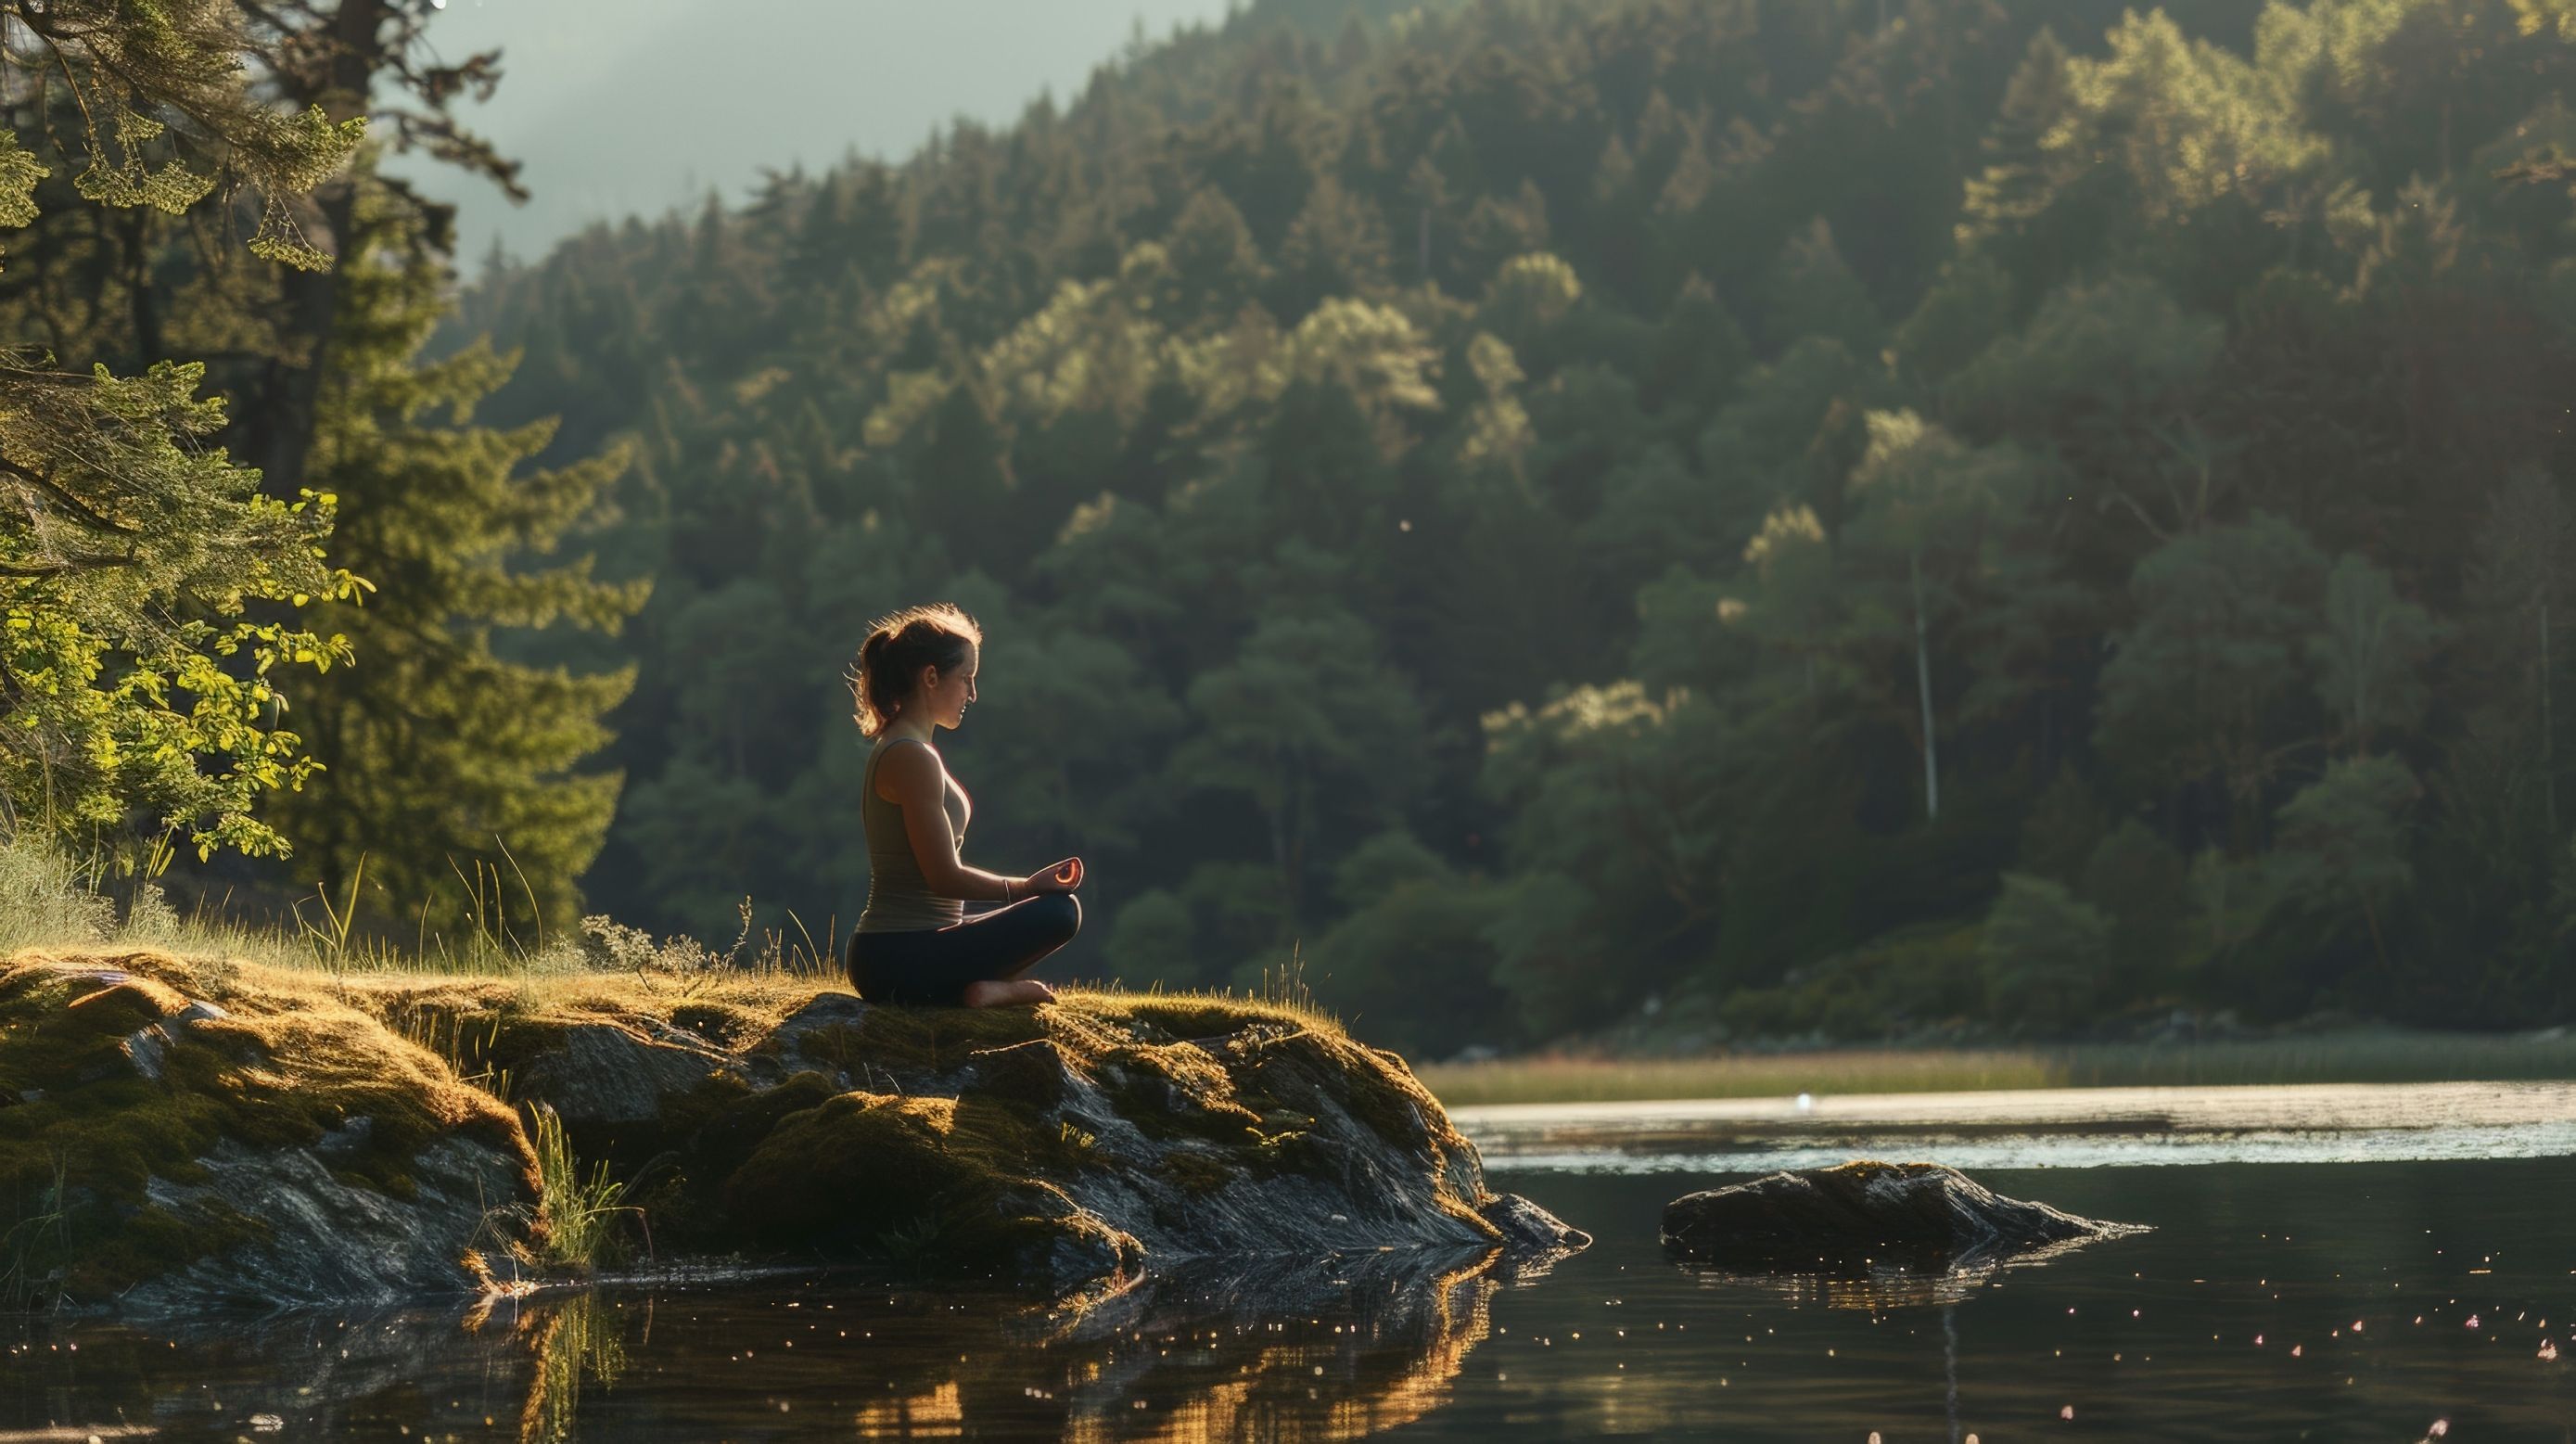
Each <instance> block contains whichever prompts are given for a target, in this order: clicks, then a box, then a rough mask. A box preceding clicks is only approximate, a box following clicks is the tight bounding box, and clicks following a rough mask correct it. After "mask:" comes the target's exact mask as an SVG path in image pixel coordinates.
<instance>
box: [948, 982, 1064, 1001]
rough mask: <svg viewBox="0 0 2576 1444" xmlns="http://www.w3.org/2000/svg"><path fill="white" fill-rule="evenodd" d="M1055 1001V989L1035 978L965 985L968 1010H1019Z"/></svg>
mask: <svg viewBox="0 0 2576 1444" xmlns="http://www.w3.org/2000/svg"><path fill="white" fill-rule="evenodd" d="M1054 1001H1055V989H1053V988H1050V987H1048V986H1047V985H1046V984H1044V983H1041V982H1039V981H1038V980H1037V979H1035V978H1014V979H1012V980H1010V981H1009V982H999V981H996V980H994V979H990V978H987V979H985V980H984V981H982V982H976V983H968V984H967V985H966V1006H967V1007H970V1008H1020V1007H1028V1006H1031V1005H1033V1004H1037V1003H1052V1002H1054Z"/></svg>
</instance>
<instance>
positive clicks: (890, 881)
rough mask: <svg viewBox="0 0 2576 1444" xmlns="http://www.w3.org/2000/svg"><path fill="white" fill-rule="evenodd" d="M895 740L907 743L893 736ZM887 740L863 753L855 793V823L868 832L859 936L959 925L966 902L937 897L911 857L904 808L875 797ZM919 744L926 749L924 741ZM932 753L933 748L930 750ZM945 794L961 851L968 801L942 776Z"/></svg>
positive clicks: (953, 781)
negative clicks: (862, 773)
mask: <svg viewBox="0 0 2576 1444" xmlns="http://www.w3.org/2000/svg"><path fill="white" fill-rule="evenodd" d="M895 740H896V741H912V740H915V739H912V738H898V739H895ZM891 745H893V744H892V743H891V742H888V741H884V740H880V741H879V742H878V743H877V744H876V749H875V750H874V751H872V752H870V753H869V754H868V768H867V776H866V782H865V784H864V786H863V787H862V789H861V792H860V794H859V819H860V821H861V823H862V824H863V825H864V826H865V827H866V828H867V833H868V905H867V906H866V907H865V908H864V909H862V910H861V911H860V913H859V923H858V931H860V932H863V933H905V932H920V931H923V930H926V929H930V928H944V927H949V926H952V925H954V924H956V923H959V922H963V921H964V920H965V917H966V904H965V902H964V901H963V900H962V899H958V898H953V897H941V896H939V895H938V894H937V893H934V892H932V891H931V890H930V883H929V880H928V879H926V878H924V877H923V876H922V874H921V859H919V858H917V857H915V856H913V853H912V839H911V838H910V837H909V836H907V835H906V834H905V832H904V830H903V805H902V804H901V803H896V802H888V801H886V800H885V799H884V798H882V797H879V796H878V795H877V762H878V760H879V759H881V758H883V757H884V756H885V754H886V749H887V748H888V747H889V746H891ZM921 745H923V746H925V747H928V746H929V745H930V744H929V743H927V742H924V743H922V744H921ZM933 751H934V753H935V752H936V749H933ZM941 775H942V776H943V777H945V778H946V782H947V786H948V792H947V795H946V796H945V797H944V798H942V799H941V801H942V803H943V805H944V806H945V807H946V808H947V811H948V827H949V830H950V831H952V832H954V833H955V834H956V835H957V844H958V846H960V847H963V846H965V844H966V819H967V818H968V817H969V816H971V815H973V812H974V808H973V806H972V805H971V804H970V803H969V802H968V801H967V798H966V789H964V788H962V787H960V786H958V785H957V779H956V778H953V777H946V769H945V768H943V769H941Z"/></svg>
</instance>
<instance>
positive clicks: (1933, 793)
mask: <svg viewBox="0 0 2576 1444" xmlns="http://www.w3.org/2000/svg"><path fill="white" fill-rule="evenodd" d="M1905 565H1906V570H1907V572H1909V573H1910V574H1911V575H1912V577H1913V579H1914V689H1915V691H1916V692H1917V693H1918V694H1919V695H1920V696H1921V697H1922V700H1923V815H1924V816H1926V817H1929V818H1934V819H1937V818H1939V817H1940V816H1941V768H1940V759H1939V756H1938V754H1937V753H1936V752H1935V750H1934V747H1933V743H1932V650H1931V643H1930V641H1929V640H1928V639H1927V638H1926V636H1925V632H1926V626H1927V624H1926V623H1925V621H1924V618H1923V554H1922V553H1921V552H1919V551H1918V552H1913V553H1909V554H1908V555H1907V556H1906V559H1905Z"/></svg>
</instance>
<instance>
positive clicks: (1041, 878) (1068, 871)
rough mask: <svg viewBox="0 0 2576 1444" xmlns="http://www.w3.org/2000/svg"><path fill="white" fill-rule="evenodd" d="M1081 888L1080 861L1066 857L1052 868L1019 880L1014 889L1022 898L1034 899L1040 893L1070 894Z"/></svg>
mask: <svg viewBox="0 0 2576 1444" xmlns="http://www.w3.org/2000/svg"><path fill="white" fill-rule="evenodd" d="M1080 886H1082V859H1081V858H1078V857H1068V858H1066V859H1065V860H1064V861H1062V862H1060V863H1057V864H1056V865H1055V866H1053V867H1043V868H1040V869H1038V870H1037V871H1036V872H1033V873H1030V874H1029V875H1028V876H1027V877H1024V878H1022V879H1020V885H1019V886H1018V887H1017V888H1016V889H1014V891H1016V892H1017V893H1018V894H1019V895H1020V896H1022V897H1035V896H1037V895H1038V894H1039V893H1042V892H1071V891H1073V890H1074V889H1075V888H1078V887H1080Z"/></svg>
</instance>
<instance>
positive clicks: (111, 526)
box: [0, 457, 143, 537]
mask: <svg viewBox="0 0 2576 1444" xmlns="http://www.w3.org/2000/svg"><path fill="white" fill-rule="evenodd" d="M0 472H5V473H7V474H8V475H10V476H14V477H16V478H18V479H19V480H20V481H23V482H25V483H26V484H27V485H29V486H32V487H34V488H36V489H37V490H38V491H41V492H43V493H44V494H45V495H46V496H48V497H51V498H52V499H53V500H54V501H56V502H58V503H60V504H61V505H62V506H63V507H64V508H65V509H67V510H68V511H70V512H71V514H72V517H73V519H74V520H76V521H78V522H80V523H81V524H82V525H84V526H86V527H88V528H89V529H90V530H92V531H99V532H105V533H107V534H108V535H110V536H121V537H139V536H141V535H143V533H142V532H140V531H137V530H136V529H134V528H133V527H130V526H127V525H125V524H124V523H123V522H119V521H112V520H110V519H108V518H107V517H104V516H101V515H99V514H98V513H97V512H95V511H92V510H91V509H90V507H89V505H88V503H86V502H83V501H82V500H81V499H80V498H79V497H76V496H74V495H72V494H71V493H70V492H68V491H65V490H64V489H63V487H62V484H61V483H59V482H57V481H55V480H54V479H53V478H52V477H50V476H39V475H38V474H36V473H35V472H33V471H30V470H28V469H27V468H26V467H23V466H20V465H19V464H18V463H16V462H14V461H11V460H9V459H8V458H7V457H0Z"/></svg>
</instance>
